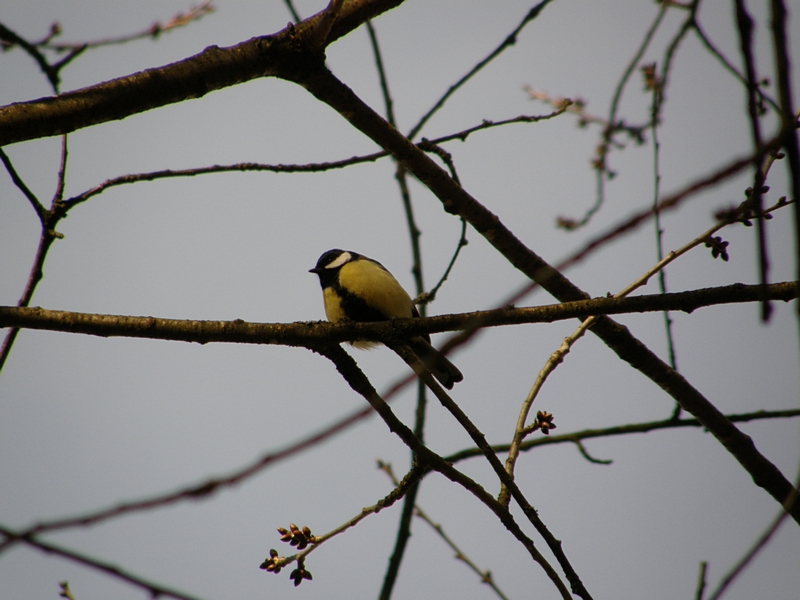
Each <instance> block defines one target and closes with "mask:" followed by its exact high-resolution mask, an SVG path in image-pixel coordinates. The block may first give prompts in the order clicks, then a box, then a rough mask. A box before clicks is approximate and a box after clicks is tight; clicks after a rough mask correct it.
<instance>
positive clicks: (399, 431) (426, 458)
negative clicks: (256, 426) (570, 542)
mask: <svg viewBox="0 0 800 600" xmlns="http://www.w3.org/2000/svg"><path fill="white" fill-rule="evenodd" d="M316 352H318V353H320V354H322V355H323V356H325V357H326V358H328V359H329V360H330V361H331V362H333V363H334V365H335V366H336V369H337V370H338V371H339V373H340V374H341V375H342V377H343V378H344V380H345V381H346V382H347V383H348V385H350V387H351V388H352V389H353V391H355V392H356V393H358V394H359V395H361V396H362V397H363V398H364V399H365V400H367V402H369V404H370V405H371V406H372V407H373V408H374V409H375V411H376V412H377V413H378V414H379V415H380V416H381V418H382V419H383V420H384V422H385V423H386V425H387V426H388V427H389V429H390V431H392V432H393V433H395V434H396V435H397V436H398V437H399V438H400V439H401V440H403V442H404V443H405V444H406V445H407V446H408V447H409V448H410V449H411V450H413V451H414V453H415V455H416V456H418V457H419V458H420V460H422V461H423V462H424V464H425V466H427V467H429V468H431V469H433V470H435V471H438V472H439V473H441V474H442V475H444V476H445V477H447V478H448V479H450V480H451V481H453V482H454V483H458V484H460V485H461V486H462V487H464V488H465V489H466V490H467V491H469V492H470V493H471V494H473V495H474V496H475V497H476V498H477V499H478V500H480V501H481V502H482V503H483V504H484V505H486V506H487V507H488V508H489V509H490V510H491V511H492V512H493V513H494V514H495V515H496V516H497V518H498V519H499V520H500V522H501V523H503V525H504V526H505V527H506V529H507V530H508V531H509V532H510V533H511V534H512V535H513V536H514V537H515V538H516V539H517V540H519V541H520V543H522V545H523V546H524V547H525V549H526V550H527V551H528V553H529V554H530V555H531V558H532V559H533V560H534V561H535V562H536V563H538V564H539V565H540V566H541V567H542V569H543V570H544V571H545V574H546V575H547V576H548V577H549V578H550V580H551V581H552V582H553V584H554V585H555V586H556V588H557V589H558V590H559V592H560V593H561V596H562V598H564V599H565V600H570V594H569V590H567V588H566V586H565V585H564V583H563V582H562V581H561V578H560V577H559V576H558V573H557V572H556V571H555V570H554V569H553V567H552V566H551V565H550V564H549V563H548V561H547V559H545V557H544V556H542V554H541V553H540V552H539V551H538V550H537V549H536V547H535V546H534V543H533V540H531V539H530V538H529V537H528V536H526V535H525V534H524V533H523V531H522V529H520V527H519V525H518V524H517V522H516V520H515V519H514V517H513V515H512V514H511V513H510V512H509V511H508V509H506V508H505V507H504V506H502V505H501V504H500V503H499V502H497V501H496V500H495V499H494V498H493V497H492V496H491V494H489V493H488V492H487V491H486V490H485V489H484V488H483V487H482V486H481V485H480V484H478V483H477V482H475V481H473V480H472V479H470V478H469V477H467V476H466V475H464V474H463V473H461V472H460V471H458V470H457V469H455V468H454V467H453V466H452V465H451V464H449V463H447V462H445V461H444V460H443V459H442V457H441V456H439V455H438V454H436V453H435V452H433V451H432V450H430V449H429V448H428V447H426V446H425V445H424V444H422V443H421V442H420V441H419V439H417V437H416V436H415V435H414V433H413V432H412V431H411V430H410V429H409V428H408V427H406V426H405V425H404V424H403V423H402V422H401V421H400V420H399V419H398V418H397V417H396V416H395V414H394V412H392V409H391V408H389V406H388V405H387V404H386V403H385V402H384V401H383V399H382V398H381V397H380V396H379V395H378V393H377V392H376V391H375V388H374V387H372V384H371V383H370V382H369V380H368V379H367V378H366V376H365V375H364V373H363V372H362V371H361V369H360V368H359V367H358V365H357V364H356V362H355V361H354V360H353V359H352V357H350V355H349V354H347V353H346V352H345V351H344V350H343V349H342V348H341V347H340V346H338V345H325V346H319V347H317V348H316ZM426 375H427V373H426ZM426 383H428V386H429V387H431V385H433V386H434V387H438V386H437V384H436V383H435V381H433V380H427V379H426ZM559 546H560V542H559Z"/></svg>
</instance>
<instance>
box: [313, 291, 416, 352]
mask: <svg viewBox="0 0 800 600" xmlns="http://www.w3.org/2000/svg"><path fill="white" fill-rule="evenodd" d="M326 287H331V288H333V289H334V291H335V292H336V294H337V295H338V296H339V299H340V300H339V302H340V306H341V307H342V311H343V312H344V314H345V315H347V318H348V319H350V320H351V321H357V322H359V323H370V322H375V321H388V320H390V318H391V317H387V316H386V315H385V314H383V313H382V312H380V311H378V310H375V309H374V308H372V307H371V306H369V305H368V304H367V303H366V302H364V300H362V299H361V298H359V297H358V296H356V295H355V294H351V293H350V292H348V291H347V290H345V289H344V288H342V286H340V285H339V282H338V281H337V282H333V283H332V284H331V285H328V286H326ZM411 312H412V316H413V317H419V312H417V308H416V306H412V307H411ZM420 337H421V338H422V339H424V340H425V341H426V342H428V343H429V344H430V343H431V336H429V335H428V334H427V333H424V334H422V335H420Z"/></svg>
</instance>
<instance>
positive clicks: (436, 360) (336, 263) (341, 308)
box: [309, 249, 464, 390]
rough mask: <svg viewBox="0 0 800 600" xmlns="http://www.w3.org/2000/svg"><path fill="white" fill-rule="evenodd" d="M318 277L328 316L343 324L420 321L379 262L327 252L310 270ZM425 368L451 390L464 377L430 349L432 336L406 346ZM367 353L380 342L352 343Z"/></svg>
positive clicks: (356, 254) (331, 319)
mask: <svg viewBox="0 0 800 600" xmlns="http://www.w3.org/2000/svg"><path fill="white" fill-rule="evenodd" d="M309 273H315V274H316V275H318V276H319V283H320V285H321V286H322V296H323V300H324V302H325V315H326V316H327V317H328V320H329V321H331V322H332V323H337V322H340V321H358V322H364V321H388V320H389V319H391V318H393V317H419V312H417V308H416V306H414V303H413V302H412V301H411V297H410V296H409V295H408V294H407V293H406V291H405V290H404V289H403V287H402V286H401V285H400V284H399V283H397V280H396V279H395V278H394V277H393V276H392V274H391V273H389V271H387V270H386V268H385V267H384V266H383V265H382V264H381V263H379V262H378V261H376V260H372V259H371V258H367V257H366V256H362V255H361V254H358V253H356V252H349V251H346V250H338V249H336V250H328V251H327V252H325V253H324V254H323V255H322V256H320V257H319V260H318V261H317V266H315V267H314V268H313V269H310V270H309ZM406 343H407V344H408V346H409V348H411V350H412V352H413V353H414V354H415V355H416V357H417V358H418V359H419V360H420V362H421V363H422V365H423V366H424V367H425V368H426V369H427V370H428V371H429V372H430V373H431V375H433V376H434V377H436V379H438V380H439V382H440V383H441V384H442V385H443V386H444V387H446V388H447V389H448V390H450V389H453V384H454V383H458V382H459V381H461V380H462V379H464V376H463V375H462V374H461V371H459V370H458V369H457V368H456V366H455V365H454V364H453V363H451V362H450V361H449V360H447V358H445V357H444V355H443V354H441V353H440V352H439V351H438V350H436V348H434V347H433V346H431V339H430V336H429V335H427V334H425V335H420V336H415V337H413V338H410V339H409V340H407V342H406ZM352 345H353V346H355V347H356V348H362V349H368V348H372V347H374V346H376V345H377V342H352Z"/></svg>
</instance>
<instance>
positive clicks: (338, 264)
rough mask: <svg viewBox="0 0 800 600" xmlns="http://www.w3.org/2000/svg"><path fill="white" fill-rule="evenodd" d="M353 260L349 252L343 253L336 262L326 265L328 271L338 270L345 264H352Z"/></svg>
mask: <svg viewBox="0 0 800 600" xmlns="http://www.w3.org/2000/svg"><path fill="white" fill-rule="evenodd" d="M351 258H353V257H352V255H351V254H350V253H349V252H342V253H341V254H340V255H339V256H338V257H337V258H336V260H335V261H333V262H332V263H331V264H329V265H325V268H326V269H338V268H339V267H341V266H342V265H344V264H347V263H348V262H350V259H351Z"/></svg>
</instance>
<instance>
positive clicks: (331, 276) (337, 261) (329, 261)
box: [308, 248, 358, 287]
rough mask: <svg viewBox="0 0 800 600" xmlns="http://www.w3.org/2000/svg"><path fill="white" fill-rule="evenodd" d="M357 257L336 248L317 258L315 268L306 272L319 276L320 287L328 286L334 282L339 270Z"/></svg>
mask: <svg viewBox="0 0 800 600" xmlns="http://www.w3.org/2000/svg"><path fill="white" fill-rule="evenodd" d="M357 257H358V254H356V253H355V252H348V251H347V250H339V249H338V248H335V249H333V250H328V251H327V252H325V253H324V254H323V255H322V256H320V257H319V260H318V261H317V266H315V267H314V268H313V269H309V270H308V272H309V273H315V274H317V275H319V281H320V283H321V284H322V287H326V284H328V285H330V284H331V282H332V281H335V279H336V274H337V273H338V272H339V269H341V268H342V267H343V266H344V265H346V264H347V263H349V262H350V261H351V260H355V259H356V258H357Z"/></svg>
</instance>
